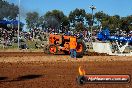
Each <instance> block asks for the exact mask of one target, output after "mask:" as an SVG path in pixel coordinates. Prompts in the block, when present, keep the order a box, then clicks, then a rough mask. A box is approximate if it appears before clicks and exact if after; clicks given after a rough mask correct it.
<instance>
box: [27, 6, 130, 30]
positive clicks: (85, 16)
mask: <svg viewBox="0 0 132 88" xmlns="http://www.w3.org/2000/svg"><path fill="white" fill-rule="evenodd" d="M26 23H27V27H28V28H30V29H34V28H38V27H39V28H40V27H41V28H42V29H46V28H52V29H55V30H56V31H58V29H59V30H61V31H62V32H63V31H64V30H71V29H73V30H74V29H75V31H83V30H87V29H89V28H90V27H91V26H93V28H94V29H99V27H100V26H101V27H102V28H105V27H108V28H110V29H111V30H115V29H117V28H118V29H122V30H126V31H130V30H132V15H130V16H127V17H120V16H119V15H114V16H110V15H108V14H106V13H104V12H103V11H99V12H96V13H95V14H94V16H93V19H92V14H91V13H86V11H85V10H84V9H78V8H76V9H75V10H73V11H71V12H70V13H69V15H68V16H66V15H65V14H64V13H63V12H62V11H60V10H52V11H48V12H46V13H45V14H44V15H43V16H39V13H37V12H28V13H27V17H26Z"/></svg>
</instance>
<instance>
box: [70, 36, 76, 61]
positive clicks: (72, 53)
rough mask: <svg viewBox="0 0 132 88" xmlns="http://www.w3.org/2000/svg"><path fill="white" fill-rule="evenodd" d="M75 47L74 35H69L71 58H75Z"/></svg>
mask: <svg viewBox="0 0 132 88" xmlns="http://www.w3.org/2000/svg"><path fill="white" fill-rule="evenodd" d="M76 47H77V40H76V37H74V36H71V37H70V56H71V58H75V59H76Z"/></svg>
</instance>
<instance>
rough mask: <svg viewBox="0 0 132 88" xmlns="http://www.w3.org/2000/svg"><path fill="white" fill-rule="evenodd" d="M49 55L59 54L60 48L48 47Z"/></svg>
mask: <svg viewBox="0 0 132 88" xmlns="http://www.w3.org/2000/svg"><path fill="white" fill-rule="evenodd" d="M48 50H49V54H57V52H58V48H57V46H56V45H49V47H48Z"/></svg>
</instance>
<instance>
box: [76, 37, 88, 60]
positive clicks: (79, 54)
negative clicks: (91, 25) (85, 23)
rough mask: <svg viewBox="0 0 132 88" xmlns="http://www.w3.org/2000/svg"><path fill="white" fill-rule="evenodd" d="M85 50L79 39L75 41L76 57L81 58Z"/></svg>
mask: <svg viewBox="0 0 132 88" xmlns="http://www.w3.org/2000/svg"><path fill="white" fill-rule="evenodd" d="M85 50H86V45H85V43H84V42H83V41H82V40H80V39H79V40H77V48H76V52H77V57H79V58H82V57H83V54H84V52H85Z"/></svg>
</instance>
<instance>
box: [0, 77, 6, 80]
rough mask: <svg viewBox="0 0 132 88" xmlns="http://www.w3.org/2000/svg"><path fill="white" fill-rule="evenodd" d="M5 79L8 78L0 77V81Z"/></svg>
mask: <svg viewBox="0 0 132 88" xmlns="http://www.w3.org/2000/svg"><path fill="white" fill-rule="evenodd" d="M6 79H8V77H0V81H2V80H6Z"/></svg>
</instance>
